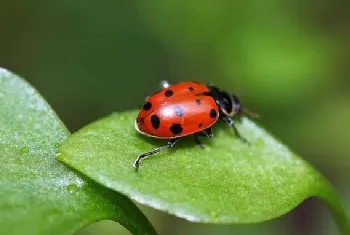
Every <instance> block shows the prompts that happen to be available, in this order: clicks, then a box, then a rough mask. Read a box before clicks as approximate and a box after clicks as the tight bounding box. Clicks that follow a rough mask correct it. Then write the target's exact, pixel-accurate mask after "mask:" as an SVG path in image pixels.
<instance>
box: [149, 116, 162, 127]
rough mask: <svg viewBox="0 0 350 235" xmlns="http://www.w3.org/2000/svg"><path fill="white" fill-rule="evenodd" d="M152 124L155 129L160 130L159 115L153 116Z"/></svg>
mask: <svg viewBox="0 0 350 235" xmlns="http://www.w3.org/2000/svg"><path fill="white" fill-rule="evenodd" d="M151 124H152V126H153V128H154V129H158V128H159V126H160V119H159V117H158V116H157V115H152V117H151Z"/></svg>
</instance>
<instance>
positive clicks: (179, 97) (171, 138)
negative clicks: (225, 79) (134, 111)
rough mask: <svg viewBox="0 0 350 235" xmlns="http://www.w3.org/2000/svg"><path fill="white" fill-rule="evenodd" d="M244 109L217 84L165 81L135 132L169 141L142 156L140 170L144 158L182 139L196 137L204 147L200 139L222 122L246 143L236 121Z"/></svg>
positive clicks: (142, 113) (142, 112) (145, 107)
mask: <svg viewBox="0 0 350 235" xmlns="http://www.w3.org/2000/svg"><path fill="white" fill-rule="evenodd" d="M242 112H243V108H242V106H241V104H240V101H239V99H238V97H237V96H236V95H235V94H231V93H228V92H226V91H223V90H221V89H219V88H217V87H215V86H213V85H206V84H202V83H198V82H192V81H186V82H180V83H177V84H173V85H170V84H169V83H168V82H167V81H162V82H161V89H160V90H159V91H158V92H156V93H155V94H153V95H151V96H149V97H147V98H146V102H145V104H144V105H143V107H142V109H141V110H140V112H139V114H138V116H137V118H136V121H135V129H136V131H138V132H139V133H141V134H143V135H146V136H149V137H152V138H158V139H167V140H168V143H167V145H165V146H161V147H158V148H156V149H154V150H152V151H149V152H145V153H143V154H141V155H140V156H139V157H138V158H137V159H136V160H135V162H134V167H135V169H136V170H138V168H139V166H140V162H141V161H142V159H144V158H146V157H148V156H150V155H153V154H156V153H158V152H160V151H162V150H165V149H167V148H171V147H173V146H174V145H175V144H176V143H177V142H178V140H179V139H180V138H181V137H185V136H189V135H193V138H194V141H195V142H196V144H197V145H199V146H200V147H204V146H203V144H202V143H201V141H200V139H199V137H200V136H203V137H209V138H210V137H213V132H212V129H211V127H212V126H213V125H214V124H215V123H216V122H217V121H218V120H222V121H224V122H225V123H226V124H228V125H229V126H231V127H232V129H233V131H234V133H235V135H236V136H237V137H238V138H239V139H241V140H242V141H243V142H245V143H248V141H247V140H246V139H245V138H244V137H243V136H241V135H240V133H239V132H238V130H237V128H236V127H235V125H234V122H233V120H232V118H233V117H234V116H237V115H241V114H242Z"/></svg>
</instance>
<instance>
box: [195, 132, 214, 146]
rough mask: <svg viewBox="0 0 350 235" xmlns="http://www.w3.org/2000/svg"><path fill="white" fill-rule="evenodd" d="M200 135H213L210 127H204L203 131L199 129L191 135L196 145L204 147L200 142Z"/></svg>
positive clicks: (209, 136)
mask: <svg viewBox="0 0 350 235" xmlns="http://www.w3.org/2000/svg"><path fill="white" fill-rule="evenodd" d="M200 136H203V137H208V138H212V137H213V136H214V135H213V132H212V130H211V128H208V129H205V130H204V131H201V132H197V133H195V134H194V135H193V139H194V141H195V142H196V144H197V145H198V146H200V147H201V148H204V145H203V144H202V142H201V140H200V139H199V137H200Z"/></svg>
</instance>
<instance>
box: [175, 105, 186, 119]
mask: <svg viewBox="0 0 350 235" xmlns="http://www.w3.org/2000/svg"><path fill="white" fill-rule="evenodd" d="M174 112H175V114H176V116H178V117H182V116H183V115H184V110H183V109H182V108H181V106H180V105H175V106H174Z"/></svg>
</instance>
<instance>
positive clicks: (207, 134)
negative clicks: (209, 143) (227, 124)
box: [196, 127, 214, 138]
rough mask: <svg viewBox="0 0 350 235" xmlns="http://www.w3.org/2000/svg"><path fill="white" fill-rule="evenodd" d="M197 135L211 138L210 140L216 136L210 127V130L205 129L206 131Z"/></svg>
mask: <svg viewBox="0 0 350 235" xmlns="http://www.w3.org/2000/svg"><path fill="white" fill-rule="evenodd" d="M196 135H198V136H203V137H209V138H212V137H213V136H214V134H213V132H212V129H211V128H210V127H209V128H208V129H205V130H204V131H201V132H197V133H196Z"/></svg>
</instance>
